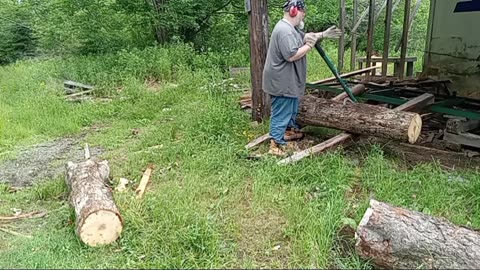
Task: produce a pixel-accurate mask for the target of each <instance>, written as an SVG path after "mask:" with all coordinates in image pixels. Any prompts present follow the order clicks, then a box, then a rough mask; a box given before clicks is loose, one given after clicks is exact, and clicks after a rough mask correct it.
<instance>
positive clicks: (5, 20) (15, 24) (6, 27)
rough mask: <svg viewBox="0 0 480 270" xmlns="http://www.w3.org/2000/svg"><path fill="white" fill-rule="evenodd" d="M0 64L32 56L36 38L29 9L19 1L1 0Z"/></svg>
mask: <svg viewBox="0 0 480 270" xmlns="http://www.w3.org/2000/svg"><path fill="white" fill-rule="evenodd" d="M0 5H1V6H0V17H1V18H2V20H1V21H0V65H2V64H8V63H12V62H14V61H16V60H18V59H22V58H24V57H28V56H32V55H33V54H34V51H35V38H34V36H33V30H32V26H31V22H30V18H29V16H28V10H27V9H26V8H25V6H24V5H23V4H22V3H19V2H17V1H7V0H3V1H0Z"/></svg>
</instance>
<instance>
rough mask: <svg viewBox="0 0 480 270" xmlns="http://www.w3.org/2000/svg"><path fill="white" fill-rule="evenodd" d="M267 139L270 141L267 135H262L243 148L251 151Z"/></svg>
mask: <svg viewBox="0 0 480 270" xmlns="http://www.w3.org/2000/svg"><path fill="white" fill-rule="evenodd" d="M268 139H270V134H269V133H267V134H263V135H262V136H260V137H258V138H256V139H255V140H253V141H251V142H249V143H248V144H247V145H245V148H246V149H247V150H249V149H252V148H254V147H256V146H257V145H260V144H262V143H263V142H264V141H266V140H268Z"/></svg>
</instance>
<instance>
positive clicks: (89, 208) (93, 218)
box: [66, 159, 123, 246]
mask: <svg viewBox="0 0 480 270" xmlns="http://www.w3.org/2000/svg"><path fill="white" fill-rule="evenodd" d="M66 170H67V177H66V183H67V185H68V187H69V190H70V203H71V204H72V206H73V207H74V209H75V215H76V233H77V235H78V236H79V237H80V239H81V240H82V241H83V242H84V243H86V244H88V245H90V246H97V245H102V244H109V243H111V242H113V241H115V240H116V239H117V238H118V237H119V236H120V234H121V232H122V229H123V220H122V217H121V215H120V212H119V210H118V208H117V206H116V205H115V202H114V200H113V196H112V192H111V189H110V187H109V186H108V185H107V183H106V182H107V179H108V177H109V174H110V168H109V166H108V162H107V161H99V162H97V161H93V160H90V159H89V160H86V161H85V162H82V163H78V164H75V163H72V162H68V164H67V168H66Z"/></svg>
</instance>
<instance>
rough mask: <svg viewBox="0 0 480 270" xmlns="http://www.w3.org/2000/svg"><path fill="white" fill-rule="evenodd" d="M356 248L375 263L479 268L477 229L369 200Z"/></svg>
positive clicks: (388, 265) (432, 267)
mask: <svg viewBox="0 0 480 270" xmlns="http://www.w3.org/2000/svg"><path fill="white" fill-rule="evenodd" d="M356 239H357V243H356V250H357V252H358V254H359V255H360V256H362V257H364V258H367V259H373V263H374V264H375V265H376V266H378V267H385V268H389V269H391V268H397V269H402V268H403V269H417V268H418V267H421V268H423V269H439V268H445V269H480V259H479V258H480V233H479V232H477V231H474V230H471V229H468V228H466V227H461V226H456V225H453V224H451V223H450V222H448V221H446V220H443V219H440V218H435V217H431V216H427V215H425V214H423V213H419V212H414V211H410V210H406V209H402V208H398V207H393V206H390V205H388V204H385V203H382V202H378V201H375V200H371V201H370V208H368V209H367V211H366V213H365V215H364V217H363V219H362V221H361V222H360V224H359V226H358V228H357V233H356Z"/></svg>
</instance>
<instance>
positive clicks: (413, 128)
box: [408, 114, 422, 144]
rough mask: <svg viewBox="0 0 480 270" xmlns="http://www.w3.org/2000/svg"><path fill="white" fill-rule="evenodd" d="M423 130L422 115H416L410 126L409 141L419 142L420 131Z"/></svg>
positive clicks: (412, 142)
mask: <svg viewBox="0 0 480 270" xmlns="http://www.w3.org/2000/svg"><path fill="white" fill-rule="evenodd" d="M421 132H422V117H420V115H418V114H417V115H415V116H414V117H413V118H412V121H411V122H410V126H409V127H408V142H409V143H411V144H414V143H416V142H417V140H418V137H420V133H421Z"/></svg>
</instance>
